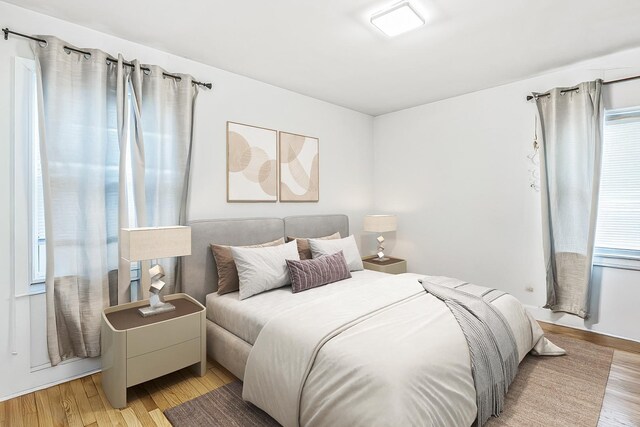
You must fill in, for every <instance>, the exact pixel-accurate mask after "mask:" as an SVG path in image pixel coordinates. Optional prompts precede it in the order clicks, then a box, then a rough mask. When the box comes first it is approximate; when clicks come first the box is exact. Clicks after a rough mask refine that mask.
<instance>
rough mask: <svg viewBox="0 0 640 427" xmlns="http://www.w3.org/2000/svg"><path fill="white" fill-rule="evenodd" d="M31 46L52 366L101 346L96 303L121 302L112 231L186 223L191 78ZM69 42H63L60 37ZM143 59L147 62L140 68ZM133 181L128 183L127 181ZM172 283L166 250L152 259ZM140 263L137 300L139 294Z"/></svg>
mask: <svg viewBox="0 0 640 427" xmlns="http://www.w3.org/2000/svg"><path fill="white" fill-rule="evenodd" d="M42 38H44V39H45V40H47V45H46V46H42V45H40V44H39V43H38V42H34V43H33V44H32V49H33V51H34V55H35V58H36V70H37V79H38V91H39V102H38V104H39V107H38V108H39V114H38V115H39V119H38V120H39V132H40V144H41V149H40V151H41V163H42V175H43V187H44V204H45V228H46V251H47V272H46V301H47V303H46V306H47V342H48V349H49V356H50V359H51V363H52V365H54V366H55V365H57V364H58V363H60V361H62V360H65V359H68V358H71V357H95V356H99V355H100V318H101V312H102V310H103V309H104V308H105V307H107V306H108V305H110V304H111V305H115V304H120V303H124V302H128V301H130V300H131V283H130V267H131V266H130V263H129V262H126V261H123V260H122V259H120V257H119V247H118V235H119V229H120V228H124V227H129V226H163V225H178V224H184V223H185V222H186V202H187V191H188V184H189V163H190V159H191V144H192V139H193V113H194V106H195V100H196V95H197V92H198V90H197V86H196V85H193V84H192V81H193V79H192V78H191V77H190V76H188V75H183V74H180V75H176V78H173V77H170V76H166V75H165V74H164V71H163V70H162V69H161V68H159V67H155V66H148V65H147V66H140V64H139V63H138V61H132V64H133V67H130V66H126V65H125V63H124V62H125V61H124V58H123V57H122V56H121V55H119V56H118V59H117V60H112V61H107V59H108V58H110V57H109V55H108V54H106V53H105V52H102V51H99V50H95V49H82V51H85V52H87V54H83V53H78V52H74V51H73V50H71V49H68V48H66V47H65V46H69V44H67V43H64V42H63V41H61V40H58V39H56V38H55V37H48V36H46V37H42ZM70 47H71V48H72V49H75V48H74V47H73V46H70ZM145 68H146V70H145ZM129 179H131V182H129ZM157 261H158V262H159V263H161V264H162V265H163V267H164V269H165V272H166V273H167V274H166V276H165V278H164V280H165V282H166V283H167V285H168V286H166V287H165V289H166V290H165V293H172V292H174V291H176V289H177V287H176V275H177V261H176V259H165V260H157ZM149 264H150V263H149V261H144V262H142V263H141V282H142V283H143V284H144V285H143V286H142V287H139V289H140V291H141V292H140V294H139V295H138V297H141V296H143V297H145V298H146V297H147V296H148V290H147V288H148V283H149V273H148V267H149Z"/></svg>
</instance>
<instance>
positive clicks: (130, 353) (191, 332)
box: [127, 313, 201, 359]
mask: <svg viewBox="0 0 640 427" xmlns="http://www.w3.org/2000/svg"><path fill="white" fill-rule="evenodd" d="M200 317H201V316H200V315H199V314H198V313H194V314H190V315H187V316H183V317H178V318H176V319H171V321H164V322H158V323H154V324H151V325H147V326H144V327H141V328H136V329H131V330H129V331H127V359H129V358H131V357H135V356H138V355H141V354H145V353H149V352H152V351H156V350H159V349H161V348H165V347H169V346H172V345H175V344H178V343H181V342H184V341H187V340H190V339H192V338H199V337H200V326H201V325H200Z"/></svg>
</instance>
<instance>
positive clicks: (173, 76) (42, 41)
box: [2, 28, 213, 89]
mask: <svg viewBox="0 0 640 427" xmlns="http://www.w3.org/2000/svg"><path fill="white" fill-rule="evenodd" d="M2 32H3V33H4V39H5V40H9V34H13V35H14V36H18V37H24V38H25V39H29V40H33V41H36V42H38V43H40V45H41V46H43V44H44V46H43V47H46V46H47V44H48V43H47V41H46V40H44V39H39V38H38V37H33V36H30V35H27V34H22V33H18V32H15V31H11V30H10V29H9V28H3V29H2ZM64 49H65V50H70V51H72V52H76V53H79V54H81V55H85V56H89V57H90V56H91V52H87V51H84V50H80V49H75V48H73V47H69V46H64ZM107 62H109V63H111V64H114V63H117V62H118V60H117V59H114V58H110V57H107ZM122 64H123V65H125V66H127V67H131V68H133V67H134V65H133V64H132V63H131V62H125V61H123V62H122ZM140 69H141V70H142V71H144V72H145V73H148V72H150V71H151V69H150V68H147V67H140ZM162 75H163V76H165V77H170V78H172V79H175V80H177V81H180V80H182V77H180V76H176V75H175V74H169V73H162ZM191 82H192V83H193V84H195V85H198V86H203V87H206V88H207V89H211V88H212V87H213V84H212V83H203V82H199V81H197V80H192V81H191Z"/></svg>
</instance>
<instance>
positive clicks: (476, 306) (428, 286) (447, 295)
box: [420, 277, 518, 427]
mask: <svg viewBox="0 0 640 427" xmlns="http://www.w3.org/2000/svg"><path fill="white" fill-rule="evenodd" d="M420 283H422V286H423V287H424V289H425V290H426V291H427V292H428V293H430V294H432V295H433V296H435V297H437V298H438V299H440V300H442V301H444V303H445V304H447V307H449V309H450V310H451V312H452V313H453V315H454V316H455V318H456V320H457V321H458V323H459V324H460V328H461V329H462V333H463V334H464V336H465V338H466V340H467V345H468V346H469V354H470V355H471V373H472V375H473V381H474V384H475V388H476V404H477V406H478V416H477V418H476V423H475V425H476V426H478V427H481V426H482V425H483V424H484V423H485V422H486V421H487V420H488V419H489V418H490V417H491V416H492V415H493V416H496V417H497V416H498V415H500V413H501V412H502V408H503V407H504V400H505V395H506V394H507V390H508V389H509V385H510V384H511V382H512V381H513V379H514V377H515V376H516V373H517V372H518V348H517V345H516V340H515V338H514V336H513V331H512V330H511V327H510V326H509V324H508V323H507V321H506V319H505V318H504V316H503V315H502V313H500V312H499V311H498V310H497V309H496V308H495V307H494V306H493V305H491V301H494V300H495V299H497V298H499V297H500V296H502V295H504V292H501V291H498V290H495V289H487V288H483V287H480V286H476V285H472V284H469V283H466V282H462V281H459V280H456V279H450V278H445V277H442V278H441V277H428V278H427V277H425V278H424V279H422V280H420Z"/></svg>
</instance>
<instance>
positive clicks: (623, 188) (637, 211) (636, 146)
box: [595, 107, 640, 269]
mask: <svg viewBox="0 0 640 427" xmlns="http://www.w3.org/2000/svg"><path fill="white" fill-rule="evenodd" d="M603 137H604V138H603V139H604V144H603V156H602V176H601V180H600V202H599V207H598V224H597V229H596V241H595V246H596V250H595V255H596V259H595V263H596V264H600V265H606V266H611V267H620V268H637V269H640V107H637V108H633V109H624V110H611V111H607V112H606V114H605V123H604V134H603Z"/></svg>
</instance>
